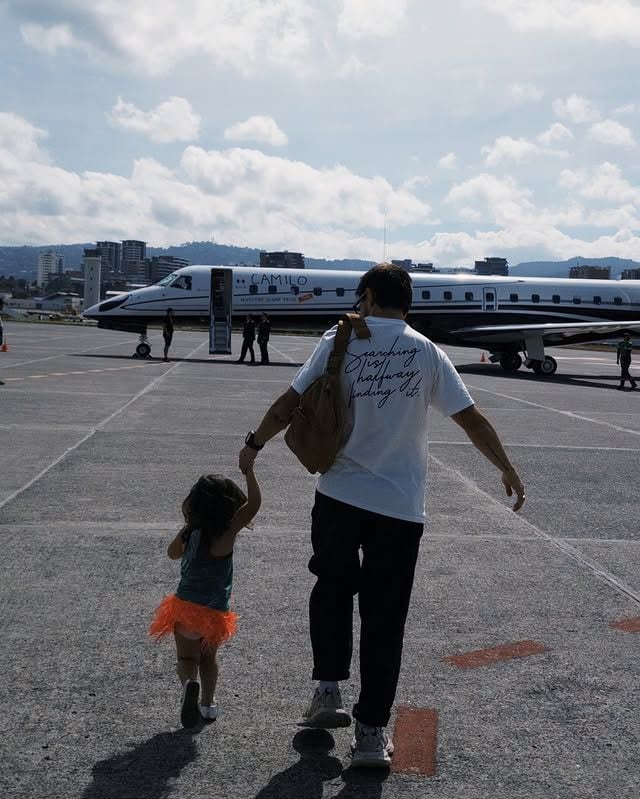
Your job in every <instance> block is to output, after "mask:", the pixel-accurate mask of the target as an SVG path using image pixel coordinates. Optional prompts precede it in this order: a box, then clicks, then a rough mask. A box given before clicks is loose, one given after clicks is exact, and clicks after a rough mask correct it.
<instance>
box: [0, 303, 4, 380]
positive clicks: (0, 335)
mask: <svg viewBox="0 0 640 799" xmlns="http://www.w3.org/2000/svg"><path fill="white" fill-rule="evenodd" d="M3 308H4V300H3V299H2V297H0V352H4V349H3V348H4V328H3V327H2V309H3ZM0 386H4V381H2V380H0Z"/></svg>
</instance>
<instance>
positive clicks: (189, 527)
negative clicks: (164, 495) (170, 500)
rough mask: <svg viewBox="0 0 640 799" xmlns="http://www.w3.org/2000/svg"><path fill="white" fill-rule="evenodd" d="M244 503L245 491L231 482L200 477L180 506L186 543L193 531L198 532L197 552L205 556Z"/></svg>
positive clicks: (212, 476) (223, 479)
mask: <svg viewBox="0 0 640 799" xmlns="http://www.w3.org/2000/svg"><path fill="white" fill-rule="evenodd" d="M246 501H247V497H246V495H245V493H244V491H243V490H242V489H241V488H240V487H239V486H237V485H236V484H235V483H234V482H233V480H229V478H227V477H223V476H222V475H221V474H203V475H202V477H200V478H199V479H198V481H197V482H196V484H195V485H194V486H193V488H192V489H191V491H189V494H188V496H187V498H186V499H185V500H184V502H183V503H182V513H183V515H184V520H185V525H184V527H183V528H182V537H183V538H184V540H185V542H187V541H188V540H189V536H190V535H191V533H192V531H193V530H196V529H199V530H200V531H201V536H200V551H201V552H205V553H208V551H209V547H210V545H211V542H212V541H213V539H214V538H219V537H220V536H221V535H222V534H223V533H224V532H225V531H226V530H228V529H229V525H230V524H231V520H232V519H233V517H234V516H235V514H236V511H237V510H238V509H239V508H241V507H242V506H243V505H244V504H245V503H246Z"/></svg>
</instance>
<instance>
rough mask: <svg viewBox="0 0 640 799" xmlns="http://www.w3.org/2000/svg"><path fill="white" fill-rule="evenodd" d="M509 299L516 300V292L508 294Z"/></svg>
mask: <svg viewBox="0 0 640 799" xmlns="http://www.w3.org/2000/svg"><path fill="white" fill-rule="evenodd" d="M509 299H510V300H511V302H518V295H517V294H509Z"/></svg>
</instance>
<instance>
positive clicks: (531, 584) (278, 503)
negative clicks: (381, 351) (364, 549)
mask: <svg viewBox="0 0 640 799" xmlns="http://www.w3.org/2000/svg"><path fill="white" fill-rule="evenodd" d="M5 332H6V334H7V337H8V341H9V345H10V351H9V352H8V353H3V354H1V355H0V380H2V381H4V385H2V386H0V436H1V438H0V441H1V442H2V443H1V446H0V453H1V455H0V474H1V477H2V479H1V480H0V541H1V542H2V549H3V555H2V582H1V585H0V601H1V602H2V609H3V610H2V616H1V623H2V628H3V644H4V645H3V647H2V655H3V656H2V661H3V669H2V673H3V677H4V679H3V685H4V691H2V692H1V693H2V698H1V699H0V704H1V708H2V720H3V725H2V726H3V735H2V737H1V739H0V796H1V797H3V798H6V799H14V798H15V799H18V797H19V799H35V797H38V798H40V797H42V799H76V797H77V798H78V799H129V798H131V799H133V798H134V797H135V798H136V799H169V797H171V798H175V799H178V798H180V799H182V797H185V799H186V798H187V797H188V799H205V797H206V798H207V799H210V797H225V799H227V798H228V799H294V797H295V799H321V797H322V798H324V799H327V797H340V799H356V797H364V799H378V798H379V797H380V798H382V797H384V799H400V797H402V798H403V799H404V798H405V797H410V798H411V799H414V797H415V799H418V797H420V799H422V797H438V799H485V797H486V799H489V798H491V799H502V797H505V798H506V797H509V799H515V798H518V799H519V798H520V797H521V798H522V799H525V797H526V799H538V797H539V798H540V799H549V798H550V797H558V798H559V799H569V798H570V797H571V798H574V797H575V799H587V798H590V797H598V799H613V797H615V798H616V799H621V798H623V797H624V798H625V799H626V798H628V799H631V798H632V797H637V796H638V794H639V793H640V787H639V783H640V776H639V775H640V720H639V714H638V706H639V705H640V680H639V679H638V678H639V672H640V665H639V664H640V659H639V657H638V644H639V643H640V638H639V631H640V568H639V567H640V529H639V525H638V472H639V463H640V458H639V455H640V392H630V391H626V392H618V391H616V390H614V389H615V386H616V385H617V379H616V378H617V375H618V374H619V372H618V369H617V368H616V365H615V353H614V352H612V353H611V354H609V353H607V352H592V351H585V350H568V349H556V350H551V351H549V352H550V354H553V355H554V356H555V357H557V358H558V363H559V373H558V374H557V375H556V376H554V377H553V378H542V377H537V376H535V375H533V374H532V373H530V372H528V371H522V373H518V374H517V375H515V376H508V375H506V374H505V373H504V372H503V371H502V370H501V369H500V367H497V366H493V365H491V364H483V363H479V359H480V352H479V351H475V350H468V349H455V348H447V351H448V352H449V354H450V356H451V357H452V359H453V361H454V363H455V364H456V365H457V366H458V368H459V370H460V372H461V374H462V376H463V379H464V380H465V382H466V383H467V385H468V386H469V388H470V390H471V393H472V395H473V396H474V399H475V400H476V402H477V403H478V405H479V406H480V407H481V408H482V409H483V410H484V411H486V413H487V414H488V416H489V417H490V418H491V420H492V421H493V423H494V424H495V426H496V428H497V430H498V432H499V434H500V436H501V439H502V441H503V443H504V444H505V447H506V449H507V451H508V452H509V454H510V456H511V458H512V460H513V461H514V462H515V463H516V464H517V466H518V468H519V470H520V472H521V474H522V477H523V479H524V481H525V484H526V487H527V503H526V505H525V508H524V510H523V512H522V513H521V514H520V515H516V514H514V513H512V511H511V510H510V504H509V501H508V500H507V499H506V498H505V497H504V495H503V492H502V487H501V484H500V481H499V475H498V473H497V472H496V471H495V470H494V469H493V467H491V466H490V464H488V463H487V462H486V461H485V460H484V459H483V458H482V456H481V455H480V454H479V453H477V451H475V449H474V448H473V446H472V445H471V444H469V443H468V442H467V441H466V440H465V437H464V434H463V433H462V432H461V431H460V430H459V428H457V426H455V425H454V424H453V423H452V422H451V421H450V420H448V419H443V418H441V417H439V416H438V414H437V413H434V414H433V415H432V419H431V429H430V440H431V447H430V453H431V458H430V464H429V469H430V489H429V500H428V508H429V522H428V525H427V528H426V531H425V535H424V539H423V544H422V551H421V557H420V561H419V566H418V570H417V574H416V582H415V588H414V593H413V601H412V606H411V611H410V616H409V620H408V623H407V630H406V639H405V650H404V661H403V671H402V676H401V681H400V686H399V690H398V695H397V706H398V707H400V706H403V707H408V708H410V709H420V708H430V709H434V710H435V711H437V719H438V722H437V736H436V734H435V730H431V732H430V733H428V734H427V733H424V734H423V733H421V732H420V731H419V730H418V728H417V727H416V728H415V730H414V731H413V733H412V730H411V729H409V734H408V735H407V730H406V729H405V730H404V734H403V735H401V734H400V733H401V732H402V731H401V730H399V734H398V740H402V741H403V743H402V747H399V751H398V753H397V754H398V755H400V756H401V757H399V758H398V762H399V763H400V762H402V763H403V769H404V770H403V771H398V772H392V773H390V774H387V773H381V774H367V773H358V772H357V771H355V770H352V769H348V763H349V761H348V758H347V753H348V748H349V742H350V737H351V730H338V731H335V733H334V734H332V735H330V734H328V733H326V734H324V733H317V732H316V733H314V732H300V731H299V729H298V728H297V727H296V725H295V723H296V721H297V720H298V719H299V717H300V713H301V710H302V709H303V707H304V705H305V704H306V703H307V702H308V699H309V698H310V694H311V687H312V683H311V682H310V647H309V642H308V636H307V600H308V595H309V591H310V589H311V586H312V584H313V581H312V577H311V575H310V574H309V573H308V571H307V568H306V567H307V561H308V558H309V555H310V543H309V524H310V520H309V512H310V509H311V505H312V502H313V493H314V487H315V478H314V477H313V476H311V475H307V474H306V473H305V472H304V471H303V470H302V467H300V466H299V465H298V463H297V461H296V460H295V458H294V457H293V456H292V455H291V453H289V451H288V449H287V448H286V446H285V445H284V442H283V441H282V437H279V438H278V439H277V440H275V441H274V442H272V443H271V444H270V445H269V446H268V447H267V449H266V450H265V451H264V453H261V455H260V456H259V460H258V466H257V474H258V475H259V478H260V481H261V484H262V488H263V495H264V501H263V507H262V510H261V511H260V514H259V517H258V519H257V521H256V525H255V529H254V530H253V531H245V532H244V533H243V534H242V535H241V536H240V537H239V539H238V544H237V548H236V558H235V562H236V576H235V584H234V605H235V609H236V611H237V612H238V613H239V615H240V623H239V630H238V633H237V635H236V637H235V638H234V639H233V640H232V642H231V643H230V644H229V645H227V646H226V647H225V648H224V651H223V652H222V657H221V661H222V667H221V677H220V685H219V691H218V698H219V703H220V711H221V712H220V718H219V719H218V721H216V722H215V723H214V724H211V725H208V726H205V727H203V728H202V729H198V730H196V731H195V732H189V731H185V730H182V729H181V728H180V725H179V718H178V705H179V696H180V692H179V688H178V681H177V678H176V677H175V674H174V668H175V657H174V652H173V648H172V645H171V644H170V643H169V642H166V643H163V644H159V645H157V644H152V643H150V642H149V641H148V640H147V634H146V631H147V626H148V624H149V621H150V618H151V614H152V611H153V608H154V607H155V605H156V604H157V603H158V602H159V600H160V599H161V598H162V597H163V596H164V595H165V594H167V593H170V592H172V591H173V590H174V589H175V586H176V584H177V575H178V564H176V563H175V562H171V561H169V560H168V559H167V557H166V555H165V551H166V546H167V544H168V542H169V541H170V540H171V538H172V537H173V536H174V535H175V532H176V530H177V529H178V527H179V525H180V503H181V501H182V499H183V498H184V497H185V496H186V493H187V491H188V489H189V487H190V486H191V484H192V483H193V482H194V481H195V479H196V478H197V477H198V476H199V474H200V473H202V472H205V471H217V472H222V473H224V474H227V475H229V476H232V477H235V476H236V475H237V476H238V479H239V480H241V477H240V476H239V473H238V472H237V453H238V451H239V449H240V447H241V446H242V442H243V438H244V435H245V433H246V432H247V431H248V430H249V429H251V428H254V427H255V426H256V425H257V423H258V422H259V420H260V418H261V416H262V414H263V413H264V411H265V410H266V408H267V406H268V404H269V403H270V401H271V400H272V399H273V398H274V397H275V396H276V395H277V394H279V393H280V392H281V391H282V390H284V389H285V388H286V387H287V386H288V384H289V382H290V380H291V379H292V377H293V375H294V374H295V370H296V366H297V365H298V364H300V363H302V362H303V361H304V360H305V359H306V358H307V357H308V355H309V354H310V353H311V352H312V350H313V347H314V343H315V340H314V339H311V338H303V337H294V336H274V337H273V340H272V346H271V355H272V359H273V364H272V365H271V366H270V367H268V368H267V367H262V366H256V367H251V366H242V365H237V364H235V363H233V362H232V361H233V358H232V357H222V356H209V355H208V349H207V343H206V336H205V334H203V333H194V332H180V331H178V332H177V333H176V335H175V338H174V344H173V347H172V349H171V358H172V360H171V361H170V362H169V363H163V362H162V361H161V360H159V359H154V360H149V361H141V360H135V359H132V358H131V357H130V355H131V353H132V352H133V350H134V347H135V343H136V337H135V336H131V335H127V334H124V333H115V332H111V331H98V330H97V329H95V328H80V327H78V328H74V327H64V326H55V325H47V324H39V325H38V324H27V323H11V322H9V323H6V324H5ZM151 340H152V343H153V345H154V354H155V355H160V354H161V352H162V346H161V336H160V333H159V332H157V333H154V334H153V335H152V336H151ZM238 349H239V342H238V340H237V339H235V337H234V351H235V352H237V351H238ZM235 357H237V356H235ZM632 372H633V368H632ZM616 623H620V624H619V626H612V625H613V624H616ZM634 631H635V632H634ZM383 636H384V631H382V630H381V643H383ZM520 642H530V643H529V644H526V645H522V644H520V646H521V649H520V650H515V651H517V652H519V653H520V655H522V656H520V657H509V655H508V649H505V646H506V645H512V644H519V643H520ZM477 651H481V654H480V655H469V654H468V653H474V652H477ZM527 651H531V652H537V654H528V655H527ZM505 653H506V654H505ZM456 655H461V656H464V657H463V659H462V660H461V661H459V665H455V664H454V663H452V662H451V661H447V660H444V658H447V657H450V656H456ZM465 665H466V666H467V667H466V668H464V667H460V666H465ZM357 674H358V669H357V661H356V662H354V668H353V674H352V679H351V681H350V682H348V683H344V684H343V696H344V698H345V700H346V702H347V703H348V704H349V705H351V703H352V702H353V701H354V700H355V698H356V696H357V689H358V678H357ZM408 717H409V718H411V710H410V711H409V714H408ZM434 718H435V715H434ZM394 723H395V714H394V719H392V724H391V730H393V725H394ZM412 735H413V740H412ZM407 741H409V743H407ZM409 744H412V745H411V746H409ZM409 749H410V750H411V751H409ZM418 750H422V751H425V752H426V751H428V750H433V755H434V756H435V759H436V770H435V775H433V776H427V775H426V774H424V773H419V771H420V764H419V759H420V758H419V757H418V756H417V755H416V754H415V751H418ZM414 757H415V758H416V760H415V763H413V765H412V758H414Z"/></svg>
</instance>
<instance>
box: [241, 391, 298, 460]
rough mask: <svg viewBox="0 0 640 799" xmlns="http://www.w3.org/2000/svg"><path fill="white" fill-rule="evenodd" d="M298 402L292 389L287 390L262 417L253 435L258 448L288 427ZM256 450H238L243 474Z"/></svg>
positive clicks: (296, 393) (247, 448) (253, 457)
mask: <svg viewBox="0 0 640 799" xmlns="http://www.w3.org/2000/svg"><path fill="white" fill-rule="evenodd" d="M299 402H300V394H298V392H297V391H295V390H294V389H293V388H288V389H287V390H286V391H285V392H284V394H281V395H280V396H279V397H278V399H277V400H276V401H275V402H274V403H273V405H272V406H271V407H270V408H269V410H268V411H267V412H266V414H265V415H264V419H263V420H262V421H261V422H260V425H259V427H258V429H257V430H256V433H255V442H256V444H258V445H259V446H264V445H265V444H266V443H267V441H270V440H271V439H272V438H273V437H274V436H277V435H278V433H279V432H280V431H281V430H284V429H285V427H288V425H289V422H290V421H291V416H292V415H293V412H294V411H295V409H296V408H297V407H298V403H299ZM257 454H258V452H257V450H255V449H253V448H251V447H243V448H242V449H241V450H240V470H241V471H242V472H243V473H244V471H245V470H246V469H247V467H248V466H251V464H252V463H253V462H254V461H255V459H256V455H257Z"/></svg>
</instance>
